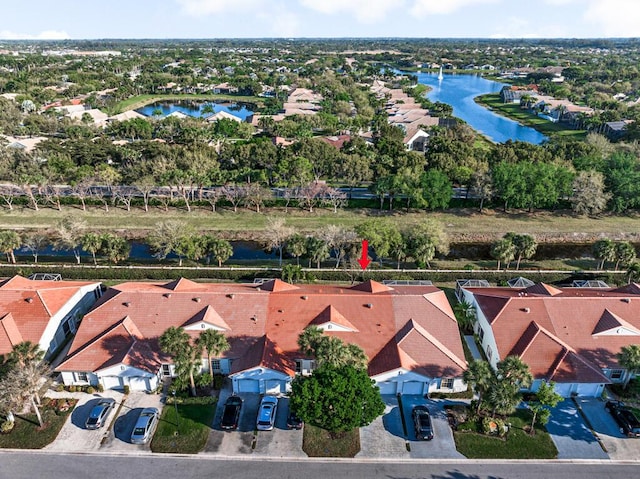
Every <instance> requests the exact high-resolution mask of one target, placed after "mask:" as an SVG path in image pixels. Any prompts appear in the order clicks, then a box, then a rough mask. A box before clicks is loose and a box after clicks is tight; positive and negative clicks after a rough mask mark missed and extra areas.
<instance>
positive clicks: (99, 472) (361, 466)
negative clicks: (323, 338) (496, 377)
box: [0, 451, 638, 479]
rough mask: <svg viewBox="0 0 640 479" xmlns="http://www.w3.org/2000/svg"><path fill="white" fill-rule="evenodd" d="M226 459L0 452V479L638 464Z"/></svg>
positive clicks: (581, 472) (617, 472)
mask: <svg viewBox="0 0 640 479" xmlns="http://www.w3.org/2000/svg"><path fill="white" fill-rule="evenodd" d="M250 457H252V458H254V459H255V460H247V459H248V458H245V460H240V461H230V460H224V459H219V458H215V457H214V456H200V455H199V456H190V457H179V456H171V455H154V456H151V457H147V456H136V457H127V456H114V455H109V454H98V455H95V454H85V455H73V456H69V455H67V454H51V453H49V454H46V453H43V452H37V451H36V452H8V451H1V452H0V463H1V464H2V468H0V479H33V478H36V477H37V478H39V477H42V478H47V479H86V478H87V477H88V476H90V477H98V478H101V479H103V478H104V479H108V478H118V479H122V478H125V477H148V478H153V479H175V477H179V478H180V479H201V478H202V479H211V478H217V477H224V478H225V479H246V478H247V477H259V478H260V479H289V478H291V479H299V478H301V477H302V478H304V479H327V478H349V479H550V478H561V479H591V478H594V479H596V478H597V479H603V478H606V479H629V478H633V477H635V476H636V475H637V472H638V464H626V465H616V464H611V463H608V462H604V463H598V462H595V463H592V464H579V463H575V462H565V463H560V462H557V461H543V462H529V461H527V462H517V461H495V462H488V461H461V462H458V461H449V462H442V461H440V460H438V461H419V462H417V461H412V460H405V461H402V462H397V461H394V462H382V463H381V462H358V461H353V460H345V461H340V460H332V461H322V460H313V459H304V460H302V461H296V462H292V461H277V460H276V461H268V460H265V459H264V458H258V457H257V456H250Z"/></svg>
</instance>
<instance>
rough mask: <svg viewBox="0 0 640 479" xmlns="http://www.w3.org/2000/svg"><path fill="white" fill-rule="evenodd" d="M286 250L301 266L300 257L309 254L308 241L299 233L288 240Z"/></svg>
mask: <svg viewBox="0 0 640 479" xmlns="http://www.w3.org/2000/svg"><path fill="white" fill-rule="evenodd" d="M286 250H287V252H288V253H289V254H290V255H291V256H293V257H294V258H295V259H296V262H297V265H298V266H300V256H302V255H303V254H305V253H306V252H307V239H306V238H305V237H304V236H302V235H301V234H299V233H296V234H294V235H293V236H291V237H290V238H289V239H288V240H287V246H286Z"/></svg>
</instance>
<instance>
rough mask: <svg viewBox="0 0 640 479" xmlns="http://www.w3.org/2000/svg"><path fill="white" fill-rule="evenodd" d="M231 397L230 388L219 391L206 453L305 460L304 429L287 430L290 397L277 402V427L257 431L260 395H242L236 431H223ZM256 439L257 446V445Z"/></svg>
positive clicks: (205, 449)
mask: <svg viewBox="0 0 640 479" xmlns="http://www.w3.org/2000/svg"><path fill="white" fill-rule="evenodd" d="M230 395H231V391H230V390H229V389H227V390H223V391H221V392H220V397H219V399H218V406H217V410H216V415H215V418H214V421H213V429H212V430H211V432H210V433H209V439H208V441H207V444H206V446H205V448H204V450H203V453H204V454H216V455H224V456H239V455H240V456H241V455H246V454H256V455H261V456H269V457H306V454H305V453H304V452H303V451H302V430H300V431H295V430H292V431H290V430H288V429H287V416H288V414H289V398H287V397H280V398H279V399H278V410H277V412H276V424H275V427H274V428H273V430H272V431H260V432H258V433H256V432H255V429H256V419H257V417H258V407H259V406H260V400H261V399H262V396H261V395H260V394H250V393H241V394H239V396H240V397H241V398H242V400H243V404H242V409H241V411H240V422H239V425H238V429H237V430H236V431H223V430H221V429H220V421H221V419H222V411H223V410H224V403H225V401H226V400H227V398H228V397H229V396H230ZM254 440H255V444H254Z"/></svg>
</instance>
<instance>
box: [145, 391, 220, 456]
mask: <svg viewBox="0 0 640 479" xmlns="http://www.w3.org/2000/svg"><path fill="white" fill-rule="evenodd" d="M177 411H178V415H177V416H176V407H175V406H174V405H173V404H170V405H167V406H165V407H164V409H163V410H162V415H161V416H160V423H159V424H158V429H157V431H156V433H155V435H154V436H153V440H152V441H151V450H152V451H153V452H160V453H177V454H196V453H197V452H200V451H201V450H202V449H203V448H204V446H205V444H206V443H207V438H208V437H209V431H210V429H211V424H212V423H213V418H214V416H215V412H216V405H215V403H214V404H178V406H177Z"/></svg>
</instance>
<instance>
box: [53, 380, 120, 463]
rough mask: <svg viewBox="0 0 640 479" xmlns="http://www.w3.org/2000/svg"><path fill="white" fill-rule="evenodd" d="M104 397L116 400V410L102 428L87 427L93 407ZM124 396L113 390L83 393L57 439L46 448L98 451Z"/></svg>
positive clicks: (70, 450) (62, 450)
mask: <svg viewBox="0 0 640 479" xmlns="http://www.w3.org/2000/svg"><path fill="white" fill-rule="evenodd" d="M103 397H110V398H113V399H115V400H116V405H115V408H114V411H112V412H111V413H110V414H109V417H108V418H107V423H106V424H105V426H103V427H102V428H100V429H95V430H88V429H85V423H86V421H87V418H88V417H89V413H90V412H91V409H93V407H94V406H95V405H96V404H97V403H98V401H99V400H100V398H103ZM122 398H123V394H122V393H120V392H117V391H113V390H107V391H105V392H103V393H96V394H83V395H82V396H80V397H79V398H78V403H77V404H76V407H75V409H74V410H73V412H72V413H71V414H70V415H69V417H68V418H67V421H66V422H65V424H64V426H62V429H61V430H60V433H59V434H58V436H57V438H56V440H55V441H53V442H52V443H51V444H49V445H48V446H47V447H46V448H45V449H47V450H51V451H60V452H91V451H97V450H98V449H100V446H101V445H102V442H103V441H106V439H105V438H106V437H108V435H109V431H110V429H111V425H112V424H113V420H114V419H115V414H116V412H117V411H118V408H119V406H120V402H121V401H122Z"/></svg>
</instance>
